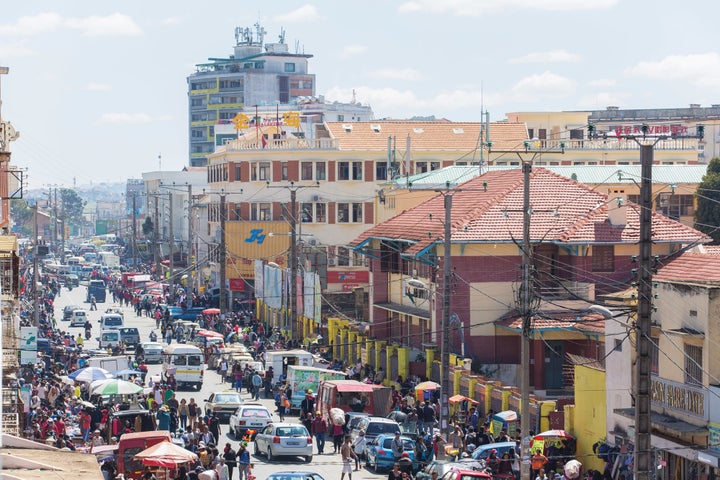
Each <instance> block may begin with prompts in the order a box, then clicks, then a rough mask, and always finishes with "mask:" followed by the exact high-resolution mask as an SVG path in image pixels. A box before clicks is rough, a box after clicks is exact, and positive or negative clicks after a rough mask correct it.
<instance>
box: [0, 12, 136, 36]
mask: <svg viewBox="0 0 720 480" xmlns="http://www.w3.org/2000/svg"><path fill="white" fill-rule="evenodd" d="M63 29H66V30H78V31H80V33H81V34H83V35H87V36H135V35H141V34H142V29H141V28H140V26H139V25H138V24H137V23H135V21H134V20H133V19H132V18H131V17H129V16H127V15H124V14H122V13H113V14H110V15H106V16H97V15H92V16H89V17H81V18H72V17H67V18H65V17H63V16H62V15H60V14H58V13H54V12H45V13H39V14H37V15H34V16H26V17H20V18H19V19H18V21H17V22H15V23H13V24H5V25H0V35H4V36H23V37H27V36H33V35H40V34H43V33H52V32H56V31H59V30H63Z"/></svg>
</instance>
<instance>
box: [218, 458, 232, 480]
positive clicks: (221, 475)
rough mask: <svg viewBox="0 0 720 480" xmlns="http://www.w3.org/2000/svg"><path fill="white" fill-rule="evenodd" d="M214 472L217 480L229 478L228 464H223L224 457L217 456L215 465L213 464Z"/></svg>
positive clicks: (228, 479)
mask: <svg viewBox="0 0 720 480" xmlns="http://www.w3.org/2000/svg"><path fill="white" fill-rule="evenodd" d="M215 473H216V474H217V480H230V474H229V470H228V466H227V465H225V459H224V458H222V457H218V461H217V465H215Z"/></svg>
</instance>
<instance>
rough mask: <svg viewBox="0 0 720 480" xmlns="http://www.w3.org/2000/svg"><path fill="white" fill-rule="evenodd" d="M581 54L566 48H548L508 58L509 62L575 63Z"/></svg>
mask: <svg viewBox="0 0 720 480" xmlns="http://www.w3.org/2000/svg"><path fill="white" fill-rule="evenodd" d="M580 59H581V56H580V55H578V54H577V53H570V52H568V51H567V50H549V51H547V52H532V53H528V54H527V55H523V56H521V57H515V58H511V59H510V63H575V62H579V61H580Z"/></svg>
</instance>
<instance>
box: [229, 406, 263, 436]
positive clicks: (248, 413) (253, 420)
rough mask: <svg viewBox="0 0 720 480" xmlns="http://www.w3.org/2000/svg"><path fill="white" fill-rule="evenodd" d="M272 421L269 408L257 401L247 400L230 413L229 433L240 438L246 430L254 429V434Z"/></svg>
mask: <svg viewBox="0 0 720 480" xmlns="http://www.w3.org/2000/svg"><path fill="white" fill-rule="evenodd" d="M270 422H272V414H271V413H270V410H268V409H267V408H265V407H264V406H263V405H261V404H259V403H253V402H247V403H245V404H243V405H241V406H240V407H238V409H237V410H235V413H233V414H232V415H230V427H229V428H228V430H229V431H230V435H233V436H234V437H235V438H241V437H243V436H245V435H246V434H247V433H248V430H255V434H257V432H259V431H261V430H262V429H263V428H265V427H267V426H268V424H269V423H270ZM255 434H253V437H254V436H255Z"/></svg>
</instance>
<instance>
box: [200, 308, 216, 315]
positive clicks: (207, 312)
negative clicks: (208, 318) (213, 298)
mask: <svg viewBox="0 0 720 480" xmlns="http://www.w3.org/2000/svg"><path fill="white" fill-rule="evenodd" d="M202 313H204V314H205V315H220V309H219V308H206V309H205V310H203V311H202Z"/></svg>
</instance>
